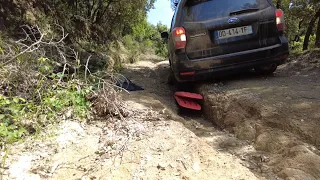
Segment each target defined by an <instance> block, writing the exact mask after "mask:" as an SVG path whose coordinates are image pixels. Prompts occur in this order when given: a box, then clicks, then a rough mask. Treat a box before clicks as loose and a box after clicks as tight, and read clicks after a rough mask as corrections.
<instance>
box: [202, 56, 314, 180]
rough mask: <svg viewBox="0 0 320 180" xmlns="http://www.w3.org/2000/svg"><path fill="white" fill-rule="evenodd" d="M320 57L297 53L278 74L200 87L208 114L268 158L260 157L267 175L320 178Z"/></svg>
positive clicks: (239, 77) (249, 75)
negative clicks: (297, 55)
mask: <svg viewBox="0 0 320 180" xmlns="http://www.w3.org/2000/svg"><path fill="white" fill-rule="evenodd" d="M319 57H320V56H319V55H317V54H304V55H302V56H299V57H295V59H291V62H290V63H288V64H286V65H284V66H281V67H280V68H279V70H278V71H277V72H276V73H275V74H274V75H272V76H260V75H257V74H255V73H254V72H245V73H243V74H241V75H237V78H234V77H229V78H226V79H224V80H223V81H222V83H220V84H207V85H202V86H201V87H199V91H200V92H201V93H202V94H203V95H204V96H205V105H204V108H205V109H204V112H205V115H206V117H207V118H208V119H209V120H211V121H213V122H214V123H215V124H216V125H217V126H218V127H219V128H221V129H226V130H228V131H229V132H232V133H234V134H235V136H236V137H237V138H239V139H241V140H246V141H248V142H250V143H252V144H253V145H254V147H255V149H256V151H258V152H259V154H260V157H267V158H259V159H258V160H256V164H259V166H260V167H264V168H259V172H260V173H261V174H262V175H263V176H265V177H269V178H270V177H272V176H271V175H270V174H272V173H275V174H277V175H278V176H279V177H281V178H284V179H286V178H295V179H320V156H319V155H320V152H319V148H320V134H319V129H320V111H319V109H320V93H319V92H320V79H319V76H320V69H319V67H320V66H319V64H320V63H319V62H320V61H319ZM310 58H311V59H310ZM255 153H256V152H255ZM239 156H246V158H245V159H248V158H249V159H252V157H253V156H250V153H249V154H248V153H245V154H241V153H240V154H239ZM266 159H267V160H266ZM253 169H254V170H257V167H255V168H253Z"/></svg>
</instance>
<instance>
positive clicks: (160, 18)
mask: <svg viewBox="0 0 320 180" xmlns="http://www.w3.org/2000/svg"><path fill="white" fill-rule="evenodd" d="M172 16H173V11H172V9H171V6H170V0H157V1H156V3H155V9H151V10H150V12H149V13H148V22H149V23H151V24H154V25H156V24H157V23H158V22H162V24H165V25H167V26H168V27H170V24H171V19H172Z"/></svg>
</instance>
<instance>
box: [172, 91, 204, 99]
mask: <svg viewBox="0 0 320 180" xmlns="http://www.w3.org/2000/svg"><path fill="white" fill-rule="evenodd" d="M174 95H175V96H180V97H185V98H190V99H197V100H202V99H203V97H202V96H201V95H200V94H196V93H189V92H176V93H175V94H174Z"/></svg>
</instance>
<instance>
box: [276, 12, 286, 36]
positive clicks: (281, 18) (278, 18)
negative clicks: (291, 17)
mask: <svg viewBox="0 0 320 180" xmlns="http://www.w3.org/2000/svg"><path fill="white" fill-rule="evenodd" d="M276 23H277V28H278V31H284V29H285V24H284V14H283V11H282V10H281V9H277V10H276Z"/></svg>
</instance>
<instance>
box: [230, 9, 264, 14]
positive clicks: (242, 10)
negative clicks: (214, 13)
mask: <svg viewBox="0 0 320 180" xmlns="http://www.w3.org/2000/svg"><path fill="white" fill-rule="evenodd" d="M256 11H259V9H258V8H249V9H241V10H238V11H233V12H231V13H230V16H233V15H238V14H244V13H249V12H256Z"/></svg>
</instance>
